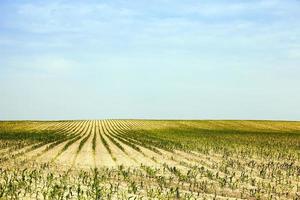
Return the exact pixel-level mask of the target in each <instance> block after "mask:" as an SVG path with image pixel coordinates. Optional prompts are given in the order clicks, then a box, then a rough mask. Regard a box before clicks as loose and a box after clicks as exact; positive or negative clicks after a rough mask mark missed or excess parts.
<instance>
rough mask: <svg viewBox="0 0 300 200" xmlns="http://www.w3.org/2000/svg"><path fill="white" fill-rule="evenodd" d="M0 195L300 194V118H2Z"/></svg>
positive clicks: (282, 196) (218, 196) (242, 196)
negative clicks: (222, 119)
mask: <svg viewBox="0 0 300 200" xmlns="http://www.w3.org/2000/svg"><path fill="white" fill-rule="evenodd" d="M0 199H1V200H2V199H59V200H64V199H294V200H296V199H300V122H281V121H276V122H275V121H208V120H203V121H192V120H190V121H175V120H172V121H171V120H170V121H167V120H81V121H18V122H15V121H3V122H0Z"/></svg>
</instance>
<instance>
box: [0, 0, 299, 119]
mask: <svg viewBox="0 0 300 200" xmlns="http://www.w3.org/2000/svg"><path fill="white" fill-rule="evenodd" d="M0 13H1V16H0V94H1V97H0V119H85V118H90V119H91V118H97V119H101V118H180V119H284V120H300V110H299V107H300V21H299V19H300V1H298V0H297V1H296V0H286V1H282V0H251V1H242V0H232V1H225V0H216V1H209V0H197V1H196V0H186V1H182V0H172V1H171V0H153V1H149V0H131V1H126V0H111V1H106V0H103V1H101V0H98V1H91V0H86V1H76V0H74V1H58V0H43V1H32V0H31V1H29V0H28V1H27V0H18V1H17V0H1V1H0Z"/></svg>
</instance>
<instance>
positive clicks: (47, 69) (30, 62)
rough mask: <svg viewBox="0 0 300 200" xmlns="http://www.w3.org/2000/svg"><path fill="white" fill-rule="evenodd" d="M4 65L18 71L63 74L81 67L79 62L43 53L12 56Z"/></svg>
mask: <svg viewBox="0 0 300 200" xmlns="http://www.w3.org/2000/svg"><path fill="white" fill-rule="evenodd" d="M3 64H4V65H6V66H8V67H9V68H11V69H13V70H17V71H25V72H34V73H43V74H54V75H55V74H61V73H66V72H69V71H71V70H74V69H75V68H77V67H79V63H78V62H76V61H74V60H71V59H67V58H64V57H61V56H51V55H41V56H30V57H24V56H19V57H16V56H15V57H12V58H10V59H9V60H8V61H7V62H6V63H3Z"/></svg>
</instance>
